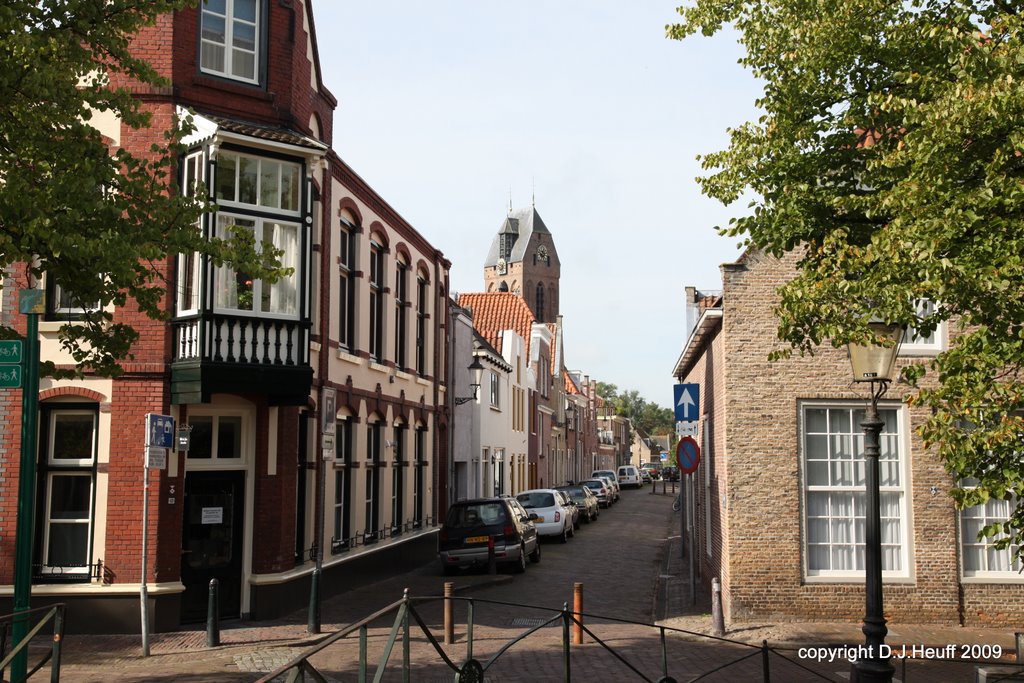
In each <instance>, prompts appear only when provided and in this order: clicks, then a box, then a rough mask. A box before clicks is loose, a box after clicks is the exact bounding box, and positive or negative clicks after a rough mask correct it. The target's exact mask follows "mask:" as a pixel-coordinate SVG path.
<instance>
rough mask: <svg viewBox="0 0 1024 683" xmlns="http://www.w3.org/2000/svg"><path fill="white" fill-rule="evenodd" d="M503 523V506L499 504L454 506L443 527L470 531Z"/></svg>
mask: <svg viewBox="0 0 1024 683" xmlns="http://www.w3.org/2000/svg"><path fill="white" fill-rule="evenodd" d="M504 522H505V506H504V505H502V504H501V503H475V504H472V505H456V506H455V507H453V508H451V509H450V510H449V511H448V519H447V520H446V521H445V526H447V527H449V528H451V529H459V528H464V529H470V528H473V527H476V526H490V525H492V524H502V523H504Z"/></svg>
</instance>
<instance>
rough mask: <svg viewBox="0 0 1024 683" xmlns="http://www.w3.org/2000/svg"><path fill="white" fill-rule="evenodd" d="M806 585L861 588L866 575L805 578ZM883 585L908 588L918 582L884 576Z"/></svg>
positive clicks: (900, 576)
mask: <svg viewBox="0 0 1024 683" xmlns="http://www.w3.org/2000/svg"><path fill="white" fill-rule="evenodd" d="M804 583H805V584H806V585H817V586H821V585H841V584H854V585H861V586H863V585H864V575H863V574H852V575H849V576H846V575H833V576H821V575H818V576H804ZM882 583H883V584H889V585H903V586H907V585H914V584H916V583H917V580H916V579H915V578H914V577H912V576H909V575H898V576H890V575H883V576H882Z"/></svg>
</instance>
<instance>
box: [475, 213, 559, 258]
mask: <svg viewBox="0 0 1024 683" xmlns="http://www.w3.org/2000/svg"><path fill="white" fill-rule="evenodd" d="M535 232H539V233H544V234H547V235H550V234H551V231H550V230H548V226H546V225H544V221H543V220H542V219H541V217H540V214H539V213H537V209H536V208H534V207H532V206H531V207H530V208H528V209H518V210H516V211H512V212H511V213H509V215H508V216H506V217H505V220H504V221H503V222H502V224H501V227H499V228H498V232H497V233H496V234H495V235H494V239H493V240H492V241H491V248H490V250H489V251H488V252H487V259H486V260H485V261H484V268H490V267H493V266H496V265H498V245H499V242H500V241H501V235H502V234H507V233H517V234H518V235H519V237H518V239H516V243H515V245H514V246H513V247H512V255H511V257H510V258H508V259H507V260H508V262H509V263H514V262H517V261H522V260H523V257H524V256H525V255H526V246H527V245H528V244H529V243H530V235H532V234H533V233H535Z"/></svg>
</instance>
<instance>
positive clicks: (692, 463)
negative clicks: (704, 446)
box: [676, 436, 700, 474]
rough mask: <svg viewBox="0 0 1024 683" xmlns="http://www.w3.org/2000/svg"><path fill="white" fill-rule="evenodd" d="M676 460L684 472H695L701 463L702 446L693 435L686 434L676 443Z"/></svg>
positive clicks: (680, 469)
mask: <svg viewBox="0 0 1024 683" xmlns="http://www.w3.org/2000/svg"><path fill="white" fill-rule="evenodd" d="M676 462H677V463H678V464H679V471H680V472H682V473H683V474H693V473H694V472H696V471H697V467H698V466H699V465H700V446H698V445H697V442H696V441H694V440H693V437H692V436H684V437H683V438H681V439H679V443H678V444H677V445H676Z"/></svg>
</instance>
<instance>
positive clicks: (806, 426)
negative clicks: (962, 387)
mask: <svg viewBox="0 0 1024 683" xmlns="http://www.w3.org/2000/svg"><path fill="white" fill-rule="evenodd" d="M864 408H865V406H864V405H863V404H860V405H857V404H849V403H819V402H801V404H800V427H801V429H800V434H801V437H800V451H801V458H800V460H801V486H802V495H803V525H804V529H803V531H804V533H803V544H804V547H803V553H804V571H805V575H806V576H807V578H808V580H810V581H847V580H850V581H863V580H864V533H865V529H864V526H865V524H864V520H865V512H866V493H865V473H866V467H865V462H864V435H863V433H862V431H861V427H860V423H861V421H862V420H863V419H864ZM878 412H879V416H880V417H881V419H882V421H883V427H882V433H881V435H880V442H881V443H880V446H881V448H880V455H879V462H878V464H879V478H878V481H879V493H880V503H879V504H880V507H881V522H882V524H881V535H882V574H883V577H885V578H890V579H899V578H909V577H910V576H911V570H910V558H911V553H910V548H909V545H910V539H911V538H912V536H913V535H912V534H911V532H910V528H909V515H908V508H909V501H908V499H907V496H908V494H907V491H908V487H907V457H906V453H907V439H906V417H905V414H904V411H903V409H902V408H900V407H899V406H897V405H890V406H879V410H878Z"/></svg>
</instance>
